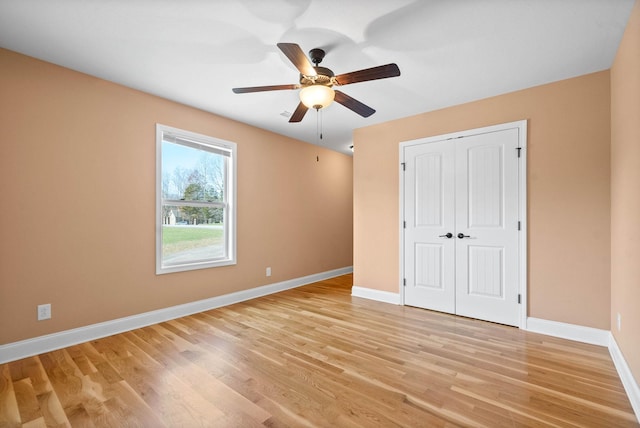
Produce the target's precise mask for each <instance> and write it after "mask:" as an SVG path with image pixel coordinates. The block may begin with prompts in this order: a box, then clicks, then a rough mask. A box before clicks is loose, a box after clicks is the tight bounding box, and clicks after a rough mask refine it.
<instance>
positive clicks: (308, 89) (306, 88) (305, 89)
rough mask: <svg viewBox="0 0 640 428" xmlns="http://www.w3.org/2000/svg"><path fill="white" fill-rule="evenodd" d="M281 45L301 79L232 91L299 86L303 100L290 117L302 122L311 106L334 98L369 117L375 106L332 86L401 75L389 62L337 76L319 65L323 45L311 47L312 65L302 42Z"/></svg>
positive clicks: (281, 88) (316, 107)
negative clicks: (302, 46)
mask: <svg viewBox="0 0 640 428" xmlns="http://www.w3.org/2000/svg"><path fill="white" fill-rule="evenodd" d="M278 48H280V50H281V51H282V53H284V54H285V56H286V57H287V58H288V59H289V61H291V62H292V63H293V65H295V66H296V68H297V69H298V71H300V83H295V84H291V85H271V86H253V87H247V88H233V92H234V93H236V94H245V93H249V92H263V91H279V90H286V89H300V103H299V104H298V107H297V108H296V110H295V111H294V112H293V114H292V115H291V117H290V118H289V122H300V121H301V120H302V118H303V117H304V115H305V114H306V113H307V110H308V109H310V108H315V109H316V110H320V109H321V108H324V107H327V106H328V105H329V104H331V102H332V101H334V100H335V101H336V102H337V103H339V104H342V105H343V106H345V107H346V108H348V109H350V110H352V111H354V112H356V113H358V114H359V115H360V116H362V117H369V116H371V115H372V114H373V113H375V112H376V111H375V110H374V109H372V108H371V107H369V106H368V105H366V104H363V103H361V102H360V101H358V100H356V99H355V98H352V97H350V96H349V95H347V94H345V93H344V92H341V91H338V90H335V89H333V86H334V85H337V86H344V85H348V84H351V83H358V82H366V81H367V80H376V79H386V78H388V77H396V76H399V75H400V69H399V68H398V66H397V65H396V64H386V65H380V66H378V67H372V68H367V69H364V70H358V71H352V72H351V73H344V74H339V75H337V76H336V75H334V73H333V71H331V70H329V69H328V68H325V67H320V66H319V64H320V63H321V62H322V60H323V59H324V56H325V51H324V50H322V49H319V48H315V49H311V50H310V51H309V57H310V58H311V62H313V65H312V64H311V62H309V60H308V59H307V56H306V55H305V54H304V52H303V51H302V49H301V48H300V46H299V45H297V44H295V43H278Z"/></svg>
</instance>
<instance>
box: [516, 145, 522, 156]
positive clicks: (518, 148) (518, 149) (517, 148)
mask: <svg viewBox="0 0 640 428" xmlns="http://www.w3.org/2000/svg"><path fill="white" fill-rule="evenodd" d="M516 150H517V151H518V157H520V151H521V150H522V147H516Z"/></svg>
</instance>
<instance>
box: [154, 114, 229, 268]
mask: <svg viewBox="0 0 640 428" xmlns="http://www.w3.org/2000/svg"><path fill="white" fill-rule="evenodd" d="M156 162H157V165H156V274H164V273H171V272H180V271H186V270H193V269H204V268H212V267H217V266H226V265H232V264H235V263H236V209H235V200H236V144H235V143H231V142H228V141H223V140H219V139H216V138H212V137H208V136H205V135H201V134H196V133H193V132H189V131H184V130H181V129H177V128H171V127H168V126H164V125H160V124H158V125H156Z"/></svg>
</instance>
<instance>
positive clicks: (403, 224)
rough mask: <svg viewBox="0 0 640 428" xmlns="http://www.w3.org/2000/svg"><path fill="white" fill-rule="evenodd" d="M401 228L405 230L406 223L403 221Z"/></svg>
mask: <svg viewBox="0 0 640 428" xmlns="http://www.w3.org/2000/svg"><path fill="white" fill-rule="evenodd" d="M402 228H403V229H406V228H407V222H406V221H403V222H402Z"/></svg>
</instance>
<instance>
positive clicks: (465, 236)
mask: <svg viewBox="0 0 640 428" xmlns="http://www.w3.org/2000/svg"><path fill="white" fill-rule="evenodd" d="M458 238H460V239H462V238H471V236H469V235H465V234H464V233H462V232H460V233H458Z"/></svg>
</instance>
